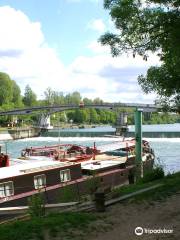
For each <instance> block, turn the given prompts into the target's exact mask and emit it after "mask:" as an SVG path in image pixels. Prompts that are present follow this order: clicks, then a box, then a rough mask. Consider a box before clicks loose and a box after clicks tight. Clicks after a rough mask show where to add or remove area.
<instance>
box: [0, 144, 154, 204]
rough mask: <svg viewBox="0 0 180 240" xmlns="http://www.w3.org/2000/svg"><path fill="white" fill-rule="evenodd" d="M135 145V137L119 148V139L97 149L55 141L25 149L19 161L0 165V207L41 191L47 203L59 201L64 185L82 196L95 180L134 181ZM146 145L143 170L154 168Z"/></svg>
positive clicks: (21, 201)
mask: <svg viewBox="0 0 180 240" xmlns="http://www.w3.org/2000/svg"><path fill="white" fill-rule="evenodd" d="M108 146H109V147H108ZM57 148H58V149H59V150H58V152H57ZM133 148H134V140H131V141H129V142H121V144H119V145H118V148H117V143H116V147H115V144H114V146H113V144H111V146H110V145H106V146H101V147H98V148H97V149H96V147H95V145H94V147H93V148H89V147H82V146H77V145H63V146H62V145H61V146H60V145H56V146H51V147H50V146H49V147H40V148H30V150H27V149H26V151H25V150H23V154H22V155H23V156H22V157H21V158H22V159H18V164H16V165H12V166H8V164H7V165H6V166H4V167H1V168H0V207H9V206H11V207H12V206H24V205H27V204H28V198H29V197H31V196H32V195H34V194H37V193H39V192H41V193H42V195H43V196H44V200H45V202H46V203H58V202H60V201H61V198H62V196H63V191H64V189H68V188H70V189H71V191H73V193H74V194H75V195H77V196H82V195H87V194H89V193H90V192H92V188H93V191H95V190H96V188H97V187H98V186H97V184H95V182H96V183H97V182H99V183H101V184H103V186H105V187H106V188H108V189H112V188H114V187H117V186H121V185H125V184H129V183H133V181H134V175H135V174H134V173H135V155H134V152H133ZM110 149H111V151H110ZM143 149H144V150H143V161H142V166H143V168H144V170H148V169H152V166H153V161H154V154H153V152H152V150H151V149H150V147H149V145H147V143H145V142H144V143H143ZM55 150H56V151H55ZM125 150H126V151H125ZM113 151H114V152H113ZM118 151H119V152H118ZM24 153H26V154H24ZM27 153H28V154H27ZM57 153H58V156H57ZM125 153H126V154H125ZM80 157H81V158H80ZM24 159H26V160H24ZM97 180H98V181H97ZM89 181H92V184H91V188H90V187H89V185H88V184H87V183H88V182H89ZM93 181H94V183H93Z"/></svg>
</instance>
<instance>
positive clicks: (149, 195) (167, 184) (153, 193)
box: [113, 172, 180, 202]
mask: <svg viewBox="0 0 180 240" xmlns="http://www.w3.org/2000/svg"><path fill="white" fill-rule="evenodd" d="M179 182H180V172H177V173H173V174H168V175H167V176H165V177H163V178H160V179H157V180H154V181H152V182H138V183H136V184H132V185H128V186H122V187H120V188H116V189H114V190H113V197H119V196H123V195H126V194H129V193H133V192H136V191H138V190H141V189H145V188H148V187H151V186H154V185H155V184H162V185H161V186H159V187H158V188H156V189H152V190H149V191H147V192H144V193H141V194H138V195H136V196H134V197H133V198H132V199H131V202H132V201H133V200H134V201H141V200H143V201H144V200H160V199H163V198H166V197H168V196H170V195H172V194H174V193H176V192H179V190H180V185H179Z"/></svg>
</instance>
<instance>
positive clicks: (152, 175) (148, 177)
mask: <svg viewBox="0 0 180 240" xmlns="http://www.w3.org/2000/svg"><path fill="white" fill-rule="evenodd" d="M163 177H164V170H163V168H162V167H156V168H155V169H152V170H151V171H149V172H147V173H146V174H145V175H144V177H143V178H142V179H141V180H140V182H142V183H147V182H151V181H155V180H158V179H161V178H163Z"/></svg>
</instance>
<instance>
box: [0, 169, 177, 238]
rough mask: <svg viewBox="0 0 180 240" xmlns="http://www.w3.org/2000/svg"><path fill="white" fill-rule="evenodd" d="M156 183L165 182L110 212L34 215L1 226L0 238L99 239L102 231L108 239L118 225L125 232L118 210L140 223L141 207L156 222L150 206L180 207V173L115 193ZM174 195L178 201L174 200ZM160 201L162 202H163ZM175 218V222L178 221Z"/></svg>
mask: <svg viewBox="0 0 180 240" xmlns="http://www.w3.org/2000/svg"><path fill="white" fill-rule="evenodd" d="M155 184H162V185H161V186H160V187H158V188H157V189H153V190H150V191H148V192H145V193H141V194H138V195H136V196H133V197H132V198H130V199H128V200H126V201H123V202H122V203H117V204H116V205H114V206H112V207H109V208H108V209H107V211H106V213H103V214H95V213H88V214H87V213H72V212H71V213H56V214H50V215H47V216H45V217H41V218H33V219H30V220H24V221H16V222H13V223H8V224H3V225H0V239H1V240H36V239H39V240H40V239H41V240H43V239H47V240H49V239H54V240H56V239H63V240H70V239H75V240H76V239H77V240H80V239H96V237H95V236H96V235H99V234H100V236H101V235H102V237H100V238H97V239H104V237H106V234H105V232H106V231H107V232H109V231H114V230H113V229H114V228H117V229H119V230H118V231H120V234H121V232H123V231H121V230H122V229H123V227H122V229H121V224H119V225H118V226H117V225H116V220H117V216H116V215H117V213H118V212H120V213H119V215H118V219H121V218H122V216H124V218H125V220H126V221H128V219H129V218H130V219H134V220H133V221H134V222H133V223H132V225H133V224H134V225H136V224H138V221H139V220H137V219H138V216H137V211H139V208H140V209H141V215H143V216H145V217H146V218H147V219H148V218H150V220H152V223H153V219H151V215H150V214H149V213H148V211H150V208H151V207H152V206H156V205H158V211H160V210H159V209H161V205H162V206H164V205H167V206H169V204H170V201H173V204H174V206H172V208H170V209H169V211H175V210H176V204H177V202H179V200H177V198H178V196H179V195H178V194H177V193H178V192H180V172H178V173H175V174H171V175H168V176H166V177H164V178H162V179H159V180H155V181H152V182H148V183H142V182H140V183H138V184H135V185H129V186H124V187H121V188H119V189H116V190H114V194H115V195H116V197H117V196H123V195H126V194H129V193H133V192H136V191H138V190H140V189H144V188H148V187H150V186H153V185H155ZM174 196H177V197H175V199H174ZM172 197H173V199H174V200H171V199H172ZM160 202H161V204H159V203H160ZM163 202H164V203H163ZM152 203H153V204H152ZM164 208H165V206H164ZM114 209H115V210H114ZM153 211H154V212H153ZM163 211H164V210H163ZM150 212H152V213H153V214H154V215H156V214H157V209H156V208H155V210H154V209H153V207H152V209H151V211H150ZM160 213H161V211H160ZM160 213H159V214H160ZM123 214H124V215H123ZM163 214H166V215H167V214H168V211H166V213H163ZM171 214H174V213H171ZM161 215H162V213H161ZM161 215H160V216H161ZM162 217H163V216H162ZM174 219H175V218H174ZM174 219H173V221H175V220H174ZM136 220H137V221H136ZM118 221H119V220H118ZM129 221H132V220H129ZM162 221H163V220H162ZM170 221H171V219H170ZM162 223H163V222H161V224H162ZM134 225H133V226H134ZM97 226H98V227H97ZM126 228H127V227H126ZM132 228H133V227H132ZM87 232H88V235H87ZM103 234H104V237H103ZM118 234H119V233H118ZM128 234H129V233H128ZM112 239H115V238H112ZM131 239H132V238H131ZM174 239H176V238H174Z"/></svg>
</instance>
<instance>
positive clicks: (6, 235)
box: [0, 213, 96, 240]
mask: <svg viewBox="0 0 180 240" xmlns="http://www.w3.org/2000/svg"><path fill="white" fill-rule="evenodd" d="M94 220H96V217H95V215H92V214H89V213H88V214H87V213H60V214H49V215H48V216H46V217H42V218H33V219H31V220H26V221H17V222H14V223H9V224H4V225H1V226H0V239H1V240H36V239H37V240H43V239H45V234H48V236H50V237H49V239H53V237H56V236H59V235H60V236H63V239H68V238H69V239H72V238H71V237H72V234H73V231H75V232H77V231H78V232H79V233H81V234H82V230H83V229H85V228H86V226H88V224H89V223H90V222H92V221H94ZM46 239H47V238H46Z"/></svg>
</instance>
